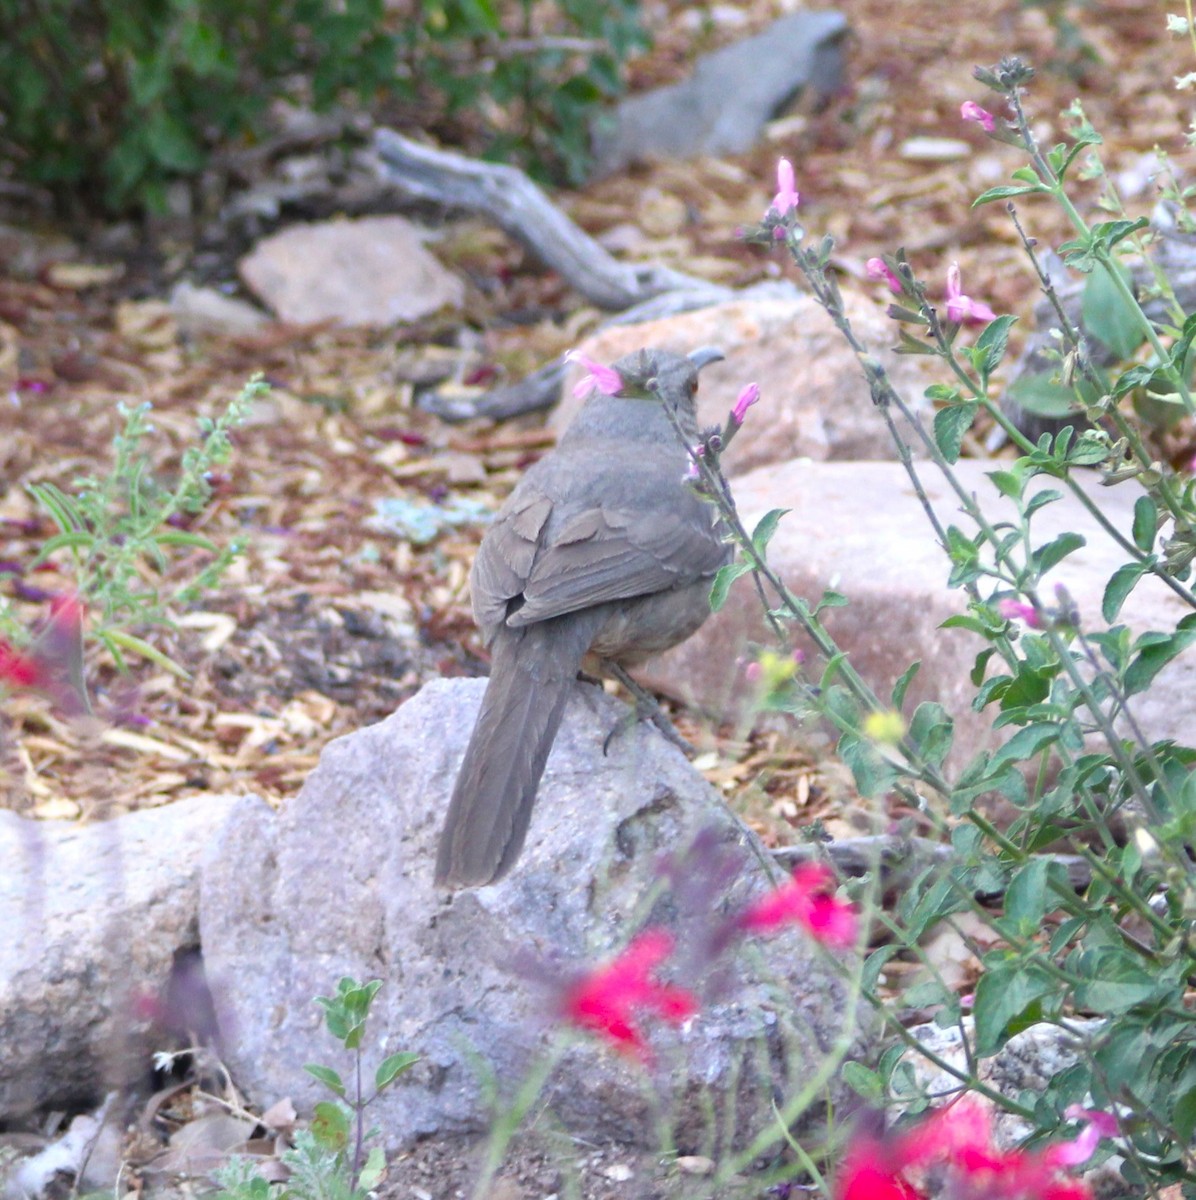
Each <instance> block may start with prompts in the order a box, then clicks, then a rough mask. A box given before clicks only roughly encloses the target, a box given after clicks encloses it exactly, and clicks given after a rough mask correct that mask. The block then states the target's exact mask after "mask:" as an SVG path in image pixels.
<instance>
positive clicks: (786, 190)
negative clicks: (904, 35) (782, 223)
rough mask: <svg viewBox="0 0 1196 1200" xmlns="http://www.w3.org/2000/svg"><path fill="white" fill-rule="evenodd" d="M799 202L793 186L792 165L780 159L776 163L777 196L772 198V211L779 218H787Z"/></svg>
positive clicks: (786, 160) (796, 191) (785, 159)
mask: <svg viewBox="0 0 1196 1200" xmlns="http://www.w3.org/2000/svg"><path fill="white" fill-rule="evenodd" d="M800 201H801V195H800V194H799V193H798V190H797V188H796V187H795V186H794V179H793V164H792V163H791V162H790V161H789V160H788V159H787V158H782V159H781V161H780V162H778V163H777V194H776V195H775V196H774V197H773V198H772V209H773V211H774V212H775V213H776V214H777V216H779V217H785V216H788V215H789V214H790V213H791V212H793V210H794V209H795V208H797V206H798V203H799V202H800Z"/></svg>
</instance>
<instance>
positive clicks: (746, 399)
mask: <svg viewBox="0 0 1196 1200" xmlns="http://www.w3.org/2000/svg"><path fill="white" fill-rule="evenodd" d="M759 399H760V385H759V384H758V383H749V384H748V385H747V387H745V388H744V389H743V391H742V392H740V393H739V399H738V400H736V401H735V407H734V408H733V409H731V416H732V417H733V418H734V419H735V424H736V425H742V424H743V419H744V417H746V416H747V410H748V409H749V408H751V407H752V405H753V404H755V403H756V401H757V400H759Z"/></svg>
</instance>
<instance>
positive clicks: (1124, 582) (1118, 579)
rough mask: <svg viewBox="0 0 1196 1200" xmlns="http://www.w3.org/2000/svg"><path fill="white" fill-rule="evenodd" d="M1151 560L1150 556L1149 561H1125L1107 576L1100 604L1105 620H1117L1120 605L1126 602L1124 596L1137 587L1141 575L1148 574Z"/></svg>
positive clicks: (1152, 560)
mask: <svg viewBox="0 0 1196 1200" xmlns="http://www.w3.org/2000/svg"><path fill="white" fill-rule="evenodd" d="M1153 562H1154V559H1153V558H1151V559H1150V561H1149V562H1145V563H1137V562H1131V563H1126V564H1125V565H1124V566H1121V567H1118V568H1117V570H1116V571H1114V572H1113V574H1112V575H1111V576H1110V577H1109V582H1108V583H1107V584H1105V594H1104V596H1103V597H1102V599H1101V604H1100V611H1101V616H1103V617H1104V618H1105V620H1106V621H1116V620H1117V614H1118V613H1119V612H1121V606H1122V605H1123V604H1124V603H1125V602H1126V598H1127V597H1128V596H1129V594H1130V592H1132V591H1133V590H1134V588H1135V587H1137V585H1138V580H1140V579H1141V578H1142V576H1143V575H1149V574H1150V568H1151V564H1152V563H1153Z"/></svg>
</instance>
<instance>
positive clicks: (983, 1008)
mask: <svg viewBox="0 0 1196 1200" xmlns="http://www.w3.org/2000/svg"><path fill="white" fill-rule="evenodd" d="M1057 986H1058V985H1057V984H1055V983H1053V981H1052V980H1050V979H1049V978H1047V977H1046V976H1044V975H1042V974H1040V973H1039V972H1038V971H1037V970H1035V969H1034V965H1033V963H1016V962H1009V963H1002V964H1000V965H998V966H995V967H989V968H987V969H986V970H985V971H984V973H983V974H982V975H981V976H980V980H979V982H978V983H977V984H976V992H975V1003H974V1007H973V1012H974V1014H975V1021H976V1026H975V1027H976V1054H977V1055H978V1056H979V1057H980V1058H988V1057H989V1056H991V1055H992V1054H995V1053H996V1052H997V1050H999V1049H1000V1048H1001V1046H1002V1045H1003V1044H1004V1043H1005V1041H1006V1040H1007V1039H1008V1038H1010V1037H1012V1036H1013V1034H1015V1033H1018V1032H1020V1030H1021V1029H1024V1028H1026V1027H1027V1026H1029V1025H1030V1024H1032V1023H1033V1022H1034V1020H1035V1019H1036V1018H1037V1016H1038V1015H1039V1010H1040V1004H1039V1001H1041V1000H1042V999H1043V998H1044V997H1046V996H1049V995H1050V994H1051V993H1052V992H1053V991H1054V990H1055V989H1056V987H1057Z"/></svg>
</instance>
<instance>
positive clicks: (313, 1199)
mask: <svg viewBox="0 0 1196 1200" xmlns="http://www.w3.org/2000/svg"><path fill="white" fill-rule="evenodd" d="M381 987H382V981H381V980H379V979H373V980H371V981H370V982H369V983H358V982H357V981H356V980H354V979H350V978H348V977H346V978H344V979H341V980H340V981H339V983H338V984H337V986H336V992H335V993H334V994H333V995H331V996H317V997H316V999H315V1003H316V1004H318V1005H320V1007H321V1008H323V1010H324V1022H325V1024H326V1025H327V1027H328V1032H329V1033H330V1034H332V1036H333V1037H334V1038H336V1040H337V1041H338V1042H340V1044H341V1046H342V1047H343V1048H344V1049H345V1050H347V1051H350V1052H351V1053H352V1055H353V1073H352V1081H351V1084H346V1083H345V1081H344V1079H342V1078H341V1075H340V1074H339V1072H337V1071H336V1070H334V1069H333V1068H332V1067H327V1066H322V1065H320V1064H318V1063H307V1064H305V1065H304V1068H303V1069H304V1070H305V1071H307V1073H308V1074H309V1075H311V1076H312V1077H313V1078H314V1079H317V1080H319V1082H320V1083H322V1084H323V1085H324V1086H325V1087H326V1088H327V1089H328V1090H329V1091H330V1092H331V1093H332V1094H333V1095H334V1096H335V1097H336V1099H335V1100H322V1101H320V1102H319V1103H318V1104H317V1105H316V1106H315V1112H314V1115H313V1117H312V1121H311V1125H310V1127H309V1128H308V1129H305V1130H300V1131H299V1132H298V1133H296V1134H295V1138H294V1145H293V1146H292V1147H291V1149H289V1150H287V1151H286V1152H284V1153H283V1155H282V1156H281V1159H282V1163H283V1165H284V1166H285V1167H286V1168H287V1170H288V1171H289V1172H290V1178H289V1179H288V1180H287V1181H286V1183H280V1184H270V1183H268V1182H267V1181H266V1180H265V1179H263V1178H262V1177H261V1176H260V1175H258V1174H257V1173H256V1171H255V1170H254V1167H253V1164H252V1162H251V1160H249V1159H247V1158H243V1157H242V1158H235V1159H233V1160H232V1161H231V1162H229V1163H228V1164H227V1165H226V1166H225V1167H223V1168H221V1169H220V1170H219V1171H217V1172H216V1179H217V1182H218V1183H219V1184H220V1185H221V1192H220V1197H219V1200H270V1198H271V1197H273V1198H274V1200H282V1198H286V1200H290V1198H291V1197H294V1200H365V1197H366V1196H367V1195H368V1193H369V1192H370V1191H371V1190H372V1189H373V1188H374V1187H376V1186H377V1184H378V1182H379V1180H380V1179H381V1178H382V1173H383V1171H384V1170H385V1169H386V1159H385V1155H384V1153H383V1150H382V1147H381V1146H373V1147H372V1148H371V1149H370V1150H369V1152H368V1153H367V1152H366V1143H367V1142H369V1141H371V1140H372V1139H373V1138H375V1137H376V1136H377V1133H378V1131H377V1130H376V1129H369V1130H367V1129H366V1127H365V1110H366V1109H367V1108H368V1107H369V1106H370V1105H371V1104H373V1102H374V1101H375V1100H376V1099H377V1098H378V1097H379V1096H380V1095H381V1094H382V1093H383V1092H384V1091H386V1089H387V1088H389V1087H390V1086H391V1085H392V1084H393V1083H394V1082H395V1080H396V1079H398V1077H399V1076H400V1075H402V1074H403V1072H404V1071H407V1070H409V1069H410V1068H411V1067H412V1066H414V1065H415V1063H416V1062H418V1061H419V1055H418V1054H408V1053H403V1052H400V1053H398V1054H391V1055H388V1056H387V1057H386V1058H384V1059H383V1060H382V1062H380V1063H379V1064H378V1066H377V1067H376V1068H375V1070H374V1085H373V1089H372V1091H371V1092H370V1094H369V1095H368V1096H367V1095H366V1094H365V1087H364V1083H363V1080H362V1054H361V1042H362V1038H363V1037H364V1036H365V1028H366V1021H367V1019H368V1017H369V1014H370V1005H371V1004H372V1003H373V1000H374V997H375V996H376V995H377V994H378V990H379V989H380V988H381Z"/></svg>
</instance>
